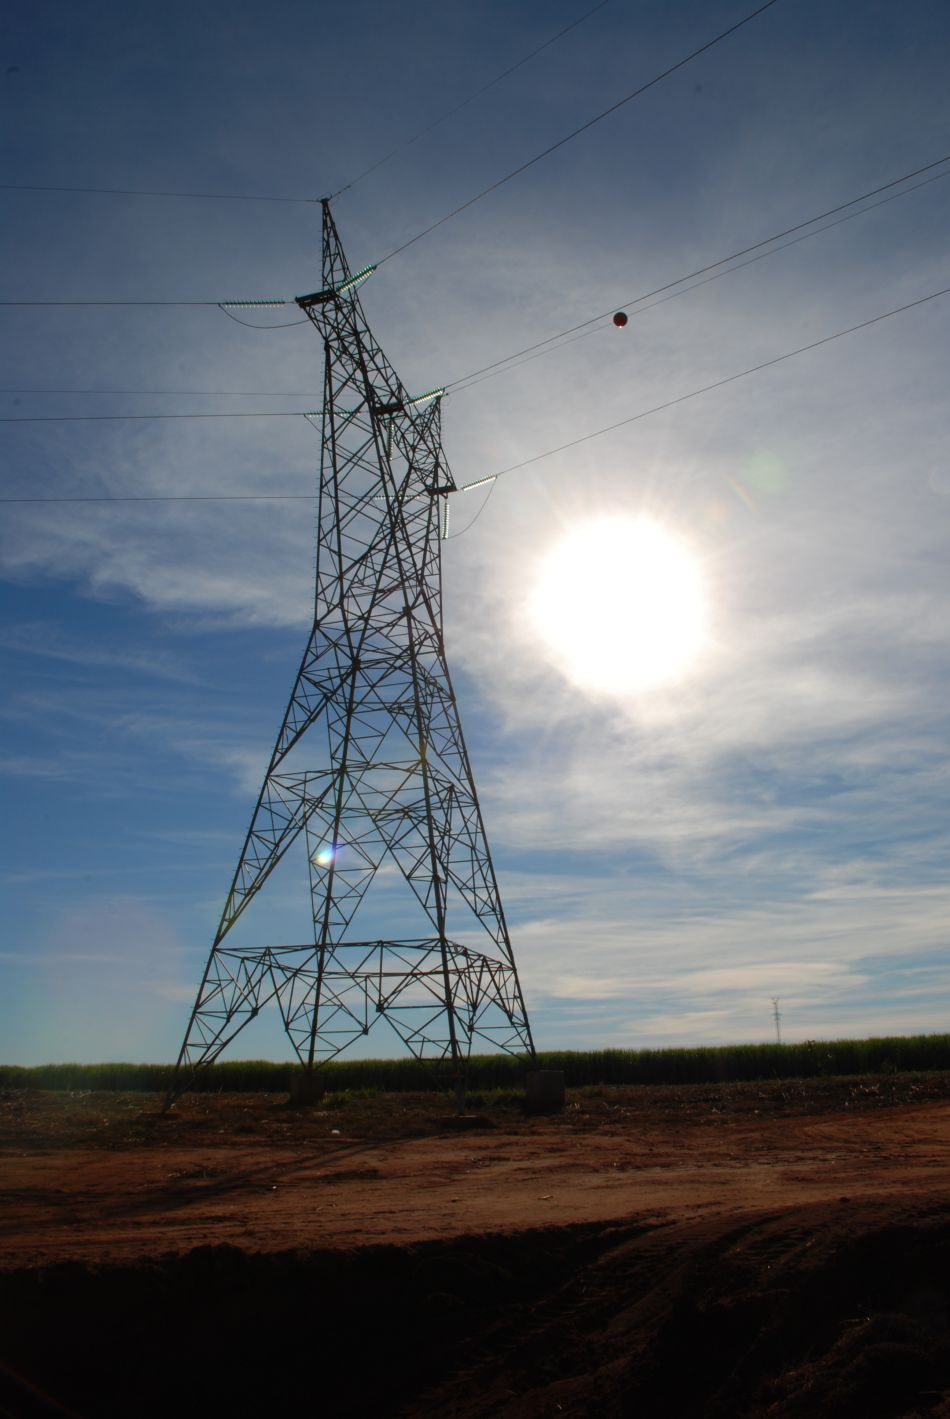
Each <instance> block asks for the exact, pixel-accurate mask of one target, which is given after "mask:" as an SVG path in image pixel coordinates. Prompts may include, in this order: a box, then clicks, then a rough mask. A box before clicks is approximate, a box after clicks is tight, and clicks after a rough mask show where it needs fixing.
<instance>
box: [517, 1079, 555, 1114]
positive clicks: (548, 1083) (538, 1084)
mask: <svg viewBox="0 0 950 1419" xmlns="http://www.w3.org/2000/svg"><path fill="white" fill-rule="evenodd" d="M524 1106H525V1110H526V1111H527V1112H528V1113H529V1114H555V1113H558V1112H559V1111H560V1110H561V1109H563V1107H564V1070H563V1069H532V1070H531V1072H530V1073H529V1074H528V1076H527V1078H526V1079H525V1086H524Z"/></svg>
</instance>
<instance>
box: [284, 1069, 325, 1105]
mask: <svg viewBox="0 0 950 1419" xmlns="http://www.w3.org/2000/svg"><path fill="white" fill-rule="evenodd" d="M325 1093H326V1084H325V1083H324V1079H323V1075H322V1074H291V1076H290V1099H289V1102H290V1103H291V1104H294V1105H296V1107H297V1108H306V1107H307V1105H308V1104H319V1103H321V1102H322V1101H323V1096H324V1094H325Z"/></svg>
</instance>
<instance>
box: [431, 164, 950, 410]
mask: <svg viewBox="0 0 950 1419" xmlns="http://www.w3.org/2000/svg"><path fill="white" fill-rule="evenodd" d="M946 163H950V153H947V154H945V155H944V156H943V157H942V158H937V159H936V160H935V161H934V162H932V163H926V164H925V165H924V166H923V167H919V168H915V169H914V170H913V171H912V172H905V173H904V174H903V176H901V177H895V178H891V180H890V181H889V182H884V183H881V185H880V186H879V187H872V188H871V189H870V191H868V192H862V193H861V194H860V196H858V197H851V198H849V200H848V201H847V202H839V203H838V205H837V206H836V207H828V208H827V209H826V210H825V211H823V212H818V213H816V215H815V216H814V217H808V218H806V219H805V220H804V221H801V222H796V223H795V224H794V225H793V226H791V227H785V228H784V229H783V230H782V231H780V232H773V233H772V235H771V236H768V237H763V238H762V239H761V240H760V241H756V242H753V243H752V245H751V246H744V247H741V248H740V249H739V250H738V251H734V252H732V253H731V254H730V255H729V256H722V257H720V258H719V260H718V261H712V262H710V263H709V264H708V265H706V266H700V267H699V268H698V269H697V270H695V271H690V272H689V273H688V274H687V275H685V276H678V277H677V278H676V280H674V281H667V282H666V284H665V285H662V286H657V287H656V288H655V289H654V290H652V291H645V292H644V293H643V294H642V295H639V296H628V297H627V298H626V299H623V300H618V301H615V302H614V304H613V305H612V306H611V307H610V309H609V310H605V311H601V312H600V314H598V315H593V316H590V317H589V319H587V320H582V321H581V322H580V323H579V324H578V325H571V326H568V328H567V329H566V330H561V331H559V332H558V334H556V335H549V336H547V337H546V338H545V339H544V340H537V341H535V343H534V344H533V345H526V346H525V347H524V348H523V349H521V350H515V351H514V353H513V354H510V355H505V356H504V357H503V358H502V359H500V360H494V361H493V362H492V363H491V364H490V365H483V366H482V367H481V369H477V370H472V371H471V373H469V374H466V375H460V376H459V378H458V379H454V380H448V381H447V382H446V388H447V389H450V390H453V391H455V393H460V392H461V387H462V386H465V387H468V385H469V381H474V380H476V379H477V378H478V376H480V375H485V374H490V373H491V372H492V371H493V370H497V369H500V368H501V367H502V366H504V365H508V364H510V363H511V362H512V361H513V360H517V359H520V358H521V356H522V355H530V354H532V353H533V352H534V351H536V350H543V349H544V348H545V347H546V346H548V345H552V344H554V343H555V342H557V341H558V340H564V339H565V338H566V337H567V336H569V335H574V334H576V333H577V332H578V331H581V330H586V329H587V328H588V327H589V326H592V325H597V324H599V323H600V322H601V321H602V320H606V318H607V317H608V316H609V315H610V314H611V312H612V311H614V310H616V309H617V308H618V307H622V306H631V305H642V303H643V302H644V301H648V300H651V299H652V297H653V296H660V295H663V294H664V293H665V292H667V291H672V290H673V289H674V287H676V286H682V285H683V284H684V283H685V282H686V281H693V280H695V279H696V278H697V277H698V276H705V275H706V274H707V272H710V271H716V270H717V269H718V268H719V267H720V266H728V264H729V262H730V261H738V260H739V258H740V256H748V255H749V254H750V253H751V252H754V251H761V249H762V248H763V247H766V246H771V245H772V243H773V242H777V241H781V240H782V238H783V237H787V236H792V235H793V234H794V233H795V232H801V231H803V230H804V228H805V227H811V226H814V225H815V223H816V222H822V221H824V220H825V218H827V217H834V216H836V215H837V213H839V212H844V211H846V210H847V209H848V208H849V207H856V206H857V204H858V203H859V202H867V201H868V200H869V199H870V198H871V197H877V196H878V195H879V194H880V193H882V192H887V191H889V190H890V189H891V188H893V187H899V186H901V184H902V183H905V182H910V181H911V179H912V178H915V177H920V176H921V175H922V174H923V173H926V172H932V171H933V169H934V168H938V167H942V166H943V165H944V164H946ZM943 177H950V168H948V169H947V171H946V172H941V173H937V174H936V176H935V177H932V178H929V179H928V180H927V181H928V182H936V181H939V179H940V178H943ZM926 185H927V183H926V182H922V183H918V184H916V186H914V187H908V188H907V189H906V192H896V193H894V194H893V196H892V197H889V198H887V199H885V200H886V201H895V200H896V199H897V198H898V197H904V196H906V195H907V193H908V192H916V191H917V189H918V187H925V186H926ZM883 205H884V203H874V204H873V205H872V206H869V207H867V208H865V209H864V210H865V211H868V212H872V211H874V208H875V207H877V206H883ZM852 215H853V216H855V217H860V216H863V212H855V213H853V214H852ZM832 225H835V224H832ZM827 230H828V228H827V227H822V228H821V229H820V231H818V232H811V233H808V235H809V236H818V235H820V232H821V231H827ZM790 244H791V243H790ZM778 249H779V250H782V249H783V248H778ZM766 254H767V255H771V254H772V253H771V252H768V253H766ZM735 269H736V270H739V269H740V268H739V267H736V268H735ZM722 274H723V275H728V274H729V272H723V273H722ZM690 289H692V288H690ZM676 294H678V295H682V294H685V292H677V293H676Z"/></svg>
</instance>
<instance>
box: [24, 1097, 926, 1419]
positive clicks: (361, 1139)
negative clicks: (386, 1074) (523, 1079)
mask: <svg viewBox="0 0 950 1419" xmlns="http://www.w3.org/2000/svg"><path fill="white" fill-rule="evenodd" d="M2 1103H3V1107H4V1108H5V1111H6V1122H5V1125H4V1126H3V1127H2V1129H0V1198H2V1201H3V1210H2V1214H0V1215H2V1220H0V1306H2V1307H3V1316H2V1318H0V1319H2V1333H3V1335H4V1336H5V1339H4V1341H3V1342H2V1350H0V1353H2V1354H3V1356H4V1359H5V1361H6V1363H7V1365H8V1366H9V1367H10V1370H11V1371H13V1372H14V1373H13V1374H10V1373H8V1375H7V1381H6V1384H7V1390H8V1391H9V1393H0V1414H2V1413H4V1412H8V1413H9V1414H11V1415H15V1416H17V1417H19V1416H20V1415H21V1414H22V1415H23V1416H27V1415H32V1414H34V1413H36V1414H39V1413H62V1412H67V1413H68V1412H72V1413H76V1414H80V1415H83V1416H87V1419H92V1417H93V1416H100V1415H102V1416H105V1415H123V1416H126V1415H130V1414H136V1415H143V1416H145V1415H151V1414H168V1413H174V1412H181V1413H184V1412H186V1411H187V1410H188V1409H189V1407H190V1402H189V1399H188V1396H189V1395H190V1396H191V1402H194V1403H198V1404H200V1406H201V1408H202V1409H203V1411H204V1413H205V1414H206V1415H216V1414H218V1413H220V1414H222V1415H224V1414H228V1415H229V1416H233V1415H242V1414H245V1413H246V1414H252V1413H253V1414H256V1415H262V1416H270V1415H272V1414H273V1415H280V1414H283V1413H290V1412H294V1413H296V1412H297V1411H298V1410H300V1409H301V1406H302V1407H303V1412H307V1413H309V1412H315V1413H322V1412H324V1410H326V1412H327V1413H330V1412H332V1413H334V1414H335V1415H363V1414H365V1415H374V1416H377V1415H378V1416H385V1415H389V1414H393V1415H395V1414H400V1413H403V1414H413V1415H420V1416H421V1415H433V1416H434V1415H440V1416H442V1415H457V1416H459V1419H461V1417H462V1416H466V1419H475V1416H495V1415H499V1416H502V1415H504V1416H512V1419H515V1416H529V1415H530V1416H541V1415H561V1414H572V1415H588V1414H597V1415H618V1416H619V1415H626V1414H628V1413H629V1414H633V1413H637V1414H639V1415H644V1416H653V1415H660V1414H663V1415H671V1416H678V1415H684V1416H689V1415H694V1414H695V1415H696V1416H700V1415H701V1416H703V1419H706V1417H707V1416H720V1415H721V1416H723V1419H726V1416H729V1419H738V1416H741V1415H748V1416H750V1419H752V1416H760V1415H761V1416H765V1415H770V1416H771V1415H774V1416H779V1417H780V1419H785V1416H788V1419H792V1416H798V1415H802V1416H804V1415H808V1416H809V1419H814V1416H821V1415H829V1416H832V1415H833V1416H835V1419H838V1416H847V1415H851V1414H854V1415H856V1416H857V1415H861V1416H862V1419H863V1416H866V1415H882V1416H884V1415H887V1416H890V1415H893V1416H895V1419H896V1416H912V1415H925V1414H927V1415H935V1416H942V1419H950V1334H948V1329H947V1327H948V1317H950V1265H948V1262H950V1085H948V1083H947V1082H946V1081H945V1080H944V1079H943V1077H942V1076H931V1077H929V1078H924V1079H916V1080H914V1079H906V1080H904V1079H892V1080H889V1081H880V1080H870V1079H869V1080H863V1081H856V1080H850V1081H819V1082H816V1083H814V1084H812V1085H808V1086H805V1085H788V1084H785V1085H776V1084H772V1085H768V1086H766V1085H761V1086H760V1085H746V1086H732V1087H722V1088H715V1087H710V1088H700V1087H694V1088H688V1089H654V1090H634V1089H627V1090H606V1089H605V1090H600V1091H586V1092H584V1093H582V1094H578V1095H577V1096H573V1097H572V1100H571V1106H569V1108H568V1109H567V1110H566V1111H565V1112H564V1113H563V1114H561V1115H557V1116H554V1117H551V1118H543V1119H527V1118H525V1117H523V1116H522V1115H521V1114H520V1113H518V1112H517V1111H516V1110H515V1109H513V1108H511V1107H508V1108H505V1107H495V1108H493V1109H490V1110H489V1111H488V1112H487V1113H486V1114H485V1115H484V1116H483V1117H482V1118H480V1119H479V1118H476V1119H473V1120H470V1124H471V1126H470V1127H468V1128H459V1127H458V1125H457V1124H456V1123H455V1121H453V1120H451V1119H450V1118H447V1117H444V1116H441V1117H440V1114H442V1113H444V1108H445V1106H444V1104H440V1103H439V1102H438V1101H434V1102H426V1101H422V1100H405V1099H400V1098H399V1097H398V1096H391V1097H390V1098H388V1099H385V1100H379V1101H376V1102H370V1103H365V1104H362V1103H359V1102H355V1103H352V1104H344V1105H343V1106H342V1107H335V1108H328V1109H326V1110H320V1109H317V1110H312V1111H296V1110H290V1109H287V1108H285V1107H283V1106H282V1105H281V1104H280V1102H279V1101H278V1100H276V1099H274V1098H273V1097H263V1098H262V1097H250V1096H216V1097H214V1098H209V1097H202V1096H198V1097H196V1098H193V1099H190V1100H186V1101H183V1102H182V1103H181V1104H180V1105H179V1106H178V1109H177V1111H176V1113H175V1114H174V1115H173V1116H172V1117H170V1118H168V1119H164V1120H163V1119H161V1118H159V1117H158V1116H157V1115H156V1113H155V1112H154V1110H155V1108H156V1106H157V1105H156V1102H154V1101H146V1108H145V1110H144V1111H143V1109H142V1104H143V1099H142V1096H134V1095H124V1096H123V1095H108V1096H107V1095H90V1096H85V1097H71V1096H54V1095H20V1094H11V1095H8V1096H7V1097H6V1099H4V1100H3V1101H2ZM170 1361H171V1362H172V1363H169V1362H170ZM192 1373H194V1375H196V1376H197V1378H195V1379H192V1378H191V1375H192ZM186 1375H187V1376H188V1377H187V1378H186ZM196 1385H197V1389H196V1388H195V1386H196ZM37 1391H42V1393H43V1394H45V1395H47V1396H51V1398H48V1399H46V1400H41V1399H39V1398H38V1397H37ZM318 1400H320V1402H319V1403H318ZM53 1402H55V1405H57V1406H66V1408H65V1411H64V1409H63V1408H62V1407H53V1408H49V1407H47V1408H37V1407H35V1406H37V1405H41V1404H47V1405H49V1404H50V1403H53ZM4 1405H6V1410H5V1409H4ZM31 1405H33V1406H34V1407H33V1408H31V1407H30V1406H31ZM308 1406H309V1408H308Z"/></svg>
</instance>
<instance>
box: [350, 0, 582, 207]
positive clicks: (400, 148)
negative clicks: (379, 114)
mask: <svg viewBox="0 0 950 1419" xmlns="http://www.w3.org/2000/svg"><path fill="white" fill-rule="evenodd" d="M606 4H607V0H599V3H598V4H596V5H594V6H593V8H592V9H590V10H585V12H584V14H583V15H580V16H579V17H578V18H577V19H576V20H572V21H571V23H570V24H569V25H565V26H564V28H563V29H562V30H558V32H557V34H556V35H552V36H551V38H550V39H546V40H545V41H544V43H543V44H539V45H538V47H537V49H532V50H531V53H530V54H526V55H525V56H524V58H523V59H519V60H518V61H517V63H515V64H512V65H511V66H510V68H508V69H505V70H503V72H502V73H501V74H497V75H496V76H495V78H494V79H490V80H489V82H488V83H487V84H483V85H482V87H481V88H480V89H476V90H475V92H474V93H473V94H469V96H468V98H467V99H462V101H461V103H457V104H456V105H455V107H454V108H450V109H449V110H448V111H447V112H446V113H443V114H442V115H441V117H439V118H435V119H433V120H432V122H431V123H427V124H426V125H425V127H424V128H420V129H419V131H418V132H417V133H414V134H413V135H412V137H411V138H407V139H406V140H405V142H403V143H399V144H398V145H397V146H396V147H395V148H393V149H392V151H391V152H389V153H387V154H386V155H385V157H382V158H379V159H378V161H376V162H375V163H373V164H371V166H370V167H368V168H366V169H364V171H363V172H361V173H360V174H359V176H358V177H354V178H353V179H352V181H351V182H348V183H346V184H345V186H343V187H341V188H339V189H338V190H337V191H336V192H334V193H332V194H331V196H330V198H329V200H330V201H331V202H333V201H335V200H336V198H337V197H342V196H343V194H344V192H350V191H351V190H352V189H353V188H354V187H355V186H356V184H357V183H358V182H362V181H363V179H364V177H369V175H370V173H374V172H376V170H377V169H378V168H381V167H382V166H383V164H384V163H388V162H389V160H390V159H391V158H394V157H396V156H397V154H399V153H402V152H405V150H406V149H407V148H411V147H412V145H413V143H418V141H419V139H420V138H424V137H425V136H426V134H427V133H431V132H432V131H433V129H435V128H438V127H440V125H441V124H443V123H446V122H447V121H448V120H449V119H450V118H454V117H455V115H456V114H457V113H461V111H462V109H463V108H468V106H469V104H471V103H474V102H475V100H476V99H477V98H481V96H482V94H487V93H488V90H489V89H493V88H494V87H495V85H496V84H500V83H501V81H502V79H507V78H508V76H509V75H510V74H513V73H514V72H515V70H516V69H520V68H522V66H523V65H525V64H527V63H528V61H529V60H530V59H534V58H535V57H536V56H537V55H538V54H540V53H541V52H542V50H545V49H548V48H549V47H550V46H551V45H552V44H556V43H557V41H558V40H559V39H563V38H564V36H565V35H566V34H570V32H571V30H576V29H577V27H578V25H582V24H583V23H584V21H585V20H589V19H590V17H591V15H595V14H596V13H597V11H598V10H602V9H603V8H604V6H605V5H606Z"/></svg>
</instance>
